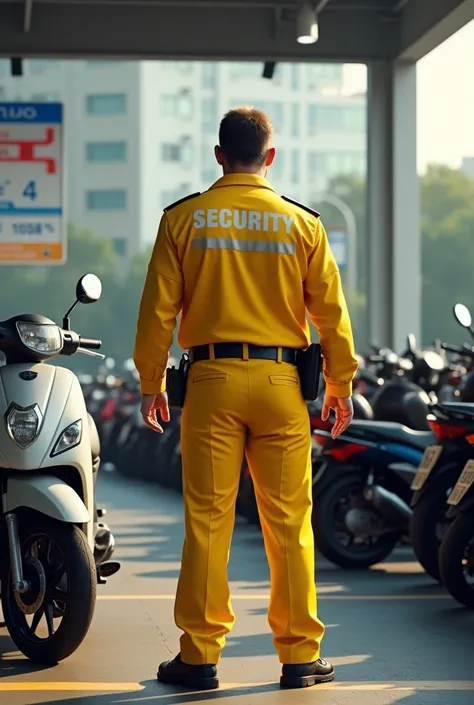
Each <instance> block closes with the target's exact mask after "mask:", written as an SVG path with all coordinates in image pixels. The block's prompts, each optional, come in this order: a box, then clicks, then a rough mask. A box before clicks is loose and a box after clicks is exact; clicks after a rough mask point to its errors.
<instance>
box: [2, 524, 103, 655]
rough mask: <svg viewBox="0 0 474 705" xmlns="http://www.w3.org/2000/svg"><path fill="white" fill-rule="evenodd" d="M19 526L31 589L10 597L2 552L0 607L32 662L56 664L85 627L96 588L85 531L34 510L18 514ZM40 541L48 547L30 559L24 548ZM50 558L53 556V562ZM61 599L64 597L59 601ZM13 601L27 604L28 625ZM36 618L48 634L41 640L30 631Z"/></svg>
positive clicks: (72, 648) (8, 573) (7, 566)
mask: <svg viewBox="0 0 474 705" xmlns="http://www.w3.org/2000/svg"><path fill="white" fill-rule="evenodd" d="M18 524H19V533H20V542H21V547H22V557H23V564H24V578H25V580H28V579H29V576H30V579H31V584H32V585H34V586H35V587H36V593H33V591H29V592H27V593H25V595H19V596H18V597H17V596H16V595H15V593H14V591H13V583H12V575H11V567H10V554H9V551H5V553H4V554H3V556H2V608H3V615H4V620H5V625H6V628H7V630H8V632H9V634H10V637H11V639H12V641H13V642H14V643H15V644H16V646H17V648H18V649H19V650H20V651H21V652H22V653H23V654H24V655H25V656H26V657H27V658H29V659H30V660H31V661H33V662H35V663H39V664H44V665H55V664H57V663H58V662H59V661H62V660H64V659H65V658H67V657H68V656H70V655H71V654H72V653H74V652H75V651H76V650H77V649H78V647H79V646H80V645H81V643H82V641H83V640H84V638H85V636H86V635H87V632H88V631H89V627H90V624H91V621H92V617H93V615H94V609H95V602H96V590H97V572H96V567H95V563H94V558H93V555H92V552H91V550H90V548H89V545H88V543H87V540H86V537H85V535H84V534H83V532H82V531H80V529H78V528H77V526H74V525H72V524H65V523H63V522H59V521H55V520H53V519H49V518H47V517H44V516H42V515H40V514H38V513H36V512H21V513H19V514H18ZM40 539H41V544H40V546H43V547H44V546H47V548H43V549H42V550H40V548H39V547H38V550H37V556H35V557H34V558H32V557H31V556H29V554H28V551H29V549H30V548H31V547H32V545H34V544H35V543H36V542H37V541H39V540H40ZM51 546H53V549H52V551H50V547H51ZM28 556H29V558H28ZM52 557H54V559H56V560H55V561H53V562H51V558H52ZM27 560H29V561H30V563H29V564H28V563H26V561H27ZM60 566H64V569H63V570H62V571H61V572H58V571H59V570H60ZM64 575H66V576H67V593H65V592H64V591H62V590H61V589H60V583H61V580H62V579H63V577H64ZM40 576H41V577H40ZM42 582H43V586H42V587H41V583H42ZM41 595H43V599H42V601H41ZM53 596H54V597H53ZM63 597H64V598H66V599H64V600H63V599H61V598H63ZM35 598H36V599H35ZM18 601H21V607H23V609H25V605H26V608H27V609H28V610H31V614H32V615H34V616H33V617H32V621H31V625H30V624H29V622H28V621H27V619H26V616H25V614H24V612H23V611H22V609H21V608H20V605H19V604H18ZM36 605H38V606H37V607H36ZM35 607H36V609H35ZM58 614H62V615H63V616H62V618H61V622H60V623H59V625H58V626H57V627H56V628H55V629H54V627H55V626H56V625H54V621H53V620H54V618H55V617H57V615H58ZM41 620H43V621H45V622H46V623H47V625H48V628H47V629H45V627H43V630H42V631H43V633H44V632H47V634H48V636H47V637H46V638H38V636H37V635H36V634H35V632H36V630H37V629H38V626H39V625H40V624H41ZM35 622H36V626H35ZM51 625H53V632H52V634H51V633H50V631H51ZM33 626H35V629H34V631H32V629H33ZM45 626H46V625H45Z"/></svg>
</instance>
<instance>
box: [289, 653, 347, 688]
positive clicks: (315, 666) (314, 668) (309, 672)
mask: <svg viewBox="0 0 474 705" xmlns="http://www.w3.org/2000/svg"><path fill="white" fill-rule="evenodd" d="M333 680H334V668H333V667H332V665H331V664H330V663H329V661H325V660H324V659H323V658H319V659H318V660H317V661H313V663H296V664H284V665H283V668H282V673H281V679H280V686H281V687H282V688H308V687H309V686H311V685H317V684H318V683H329V681H333Z"/></svg>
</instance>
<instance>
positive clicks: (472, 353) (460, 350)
mask: <svg viewBox="0 0 474 705" xmlns="http://www.w3.org/2000/svg"><path fill="white" fill-rule="evenodd" d="M441 347H442V348H443V350H446V351H447V352H452V353H456V354H457V355H465V356H467V357H472V358H474V350H473V349H472V348H468V347H467V346H462V345H449V344H448V343H441Z"/></svg>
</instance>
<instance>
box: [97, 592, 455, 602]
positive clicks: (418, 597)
mask: <svg viewBox="0 0 474 705" xmlns="http://www.w3.org/2000/svg"><path fill="white" fill-rule="evenodd" d="M318 598H319V599H320V600H344V601H346V600H369V601H372V600H424V601H425V600H452V597H450V595H443V594H442V595H347V594H345V595H325V594H324V593H322V594H320V595H318ZM97 599H98V600H119V601H120V600H174V599H175V595H138V594H137V595H107V594H105V595H97ZM231 599H232V600H269V599H270V595H269V594H264V593H260V594H258V595H245V594H238V595H232V596H231Z"/></svg>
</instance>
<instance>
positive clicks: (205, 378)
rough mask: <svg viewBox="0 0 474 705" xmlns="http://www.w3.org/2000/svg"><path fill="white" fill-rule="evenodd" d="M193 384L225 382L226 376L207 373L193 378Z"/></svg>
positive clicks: (220, 373)
mask: <svg viewBox="0 0 474 705" xmlns="http://www.w3.org/2000/svg"><path fill="white" fill-rule="evenodd" d="M192 382H193V384H199V383H201V382H227V375H226V374H224V372H208V373H207V374H203V375H197V377H193V380H192Z"/></svg>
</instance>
